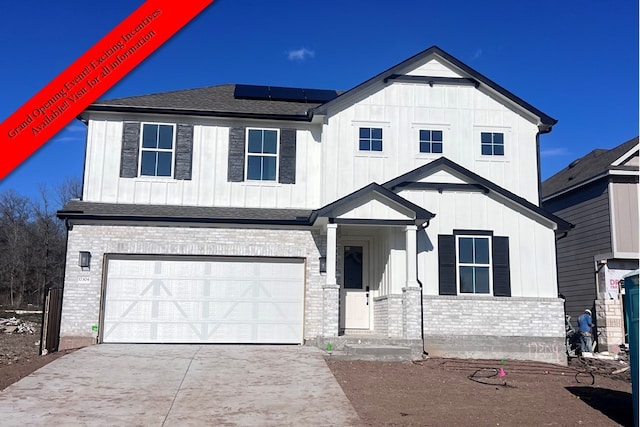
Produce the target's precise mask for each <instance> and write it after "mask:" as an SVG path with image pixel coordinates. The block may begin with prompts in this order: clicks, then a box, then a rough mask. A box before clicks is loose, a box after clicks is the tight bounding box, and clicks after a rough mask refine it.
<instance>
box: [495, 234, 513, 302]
mask: <svg viewBox="0 0 640 427" xmlns="http://www.w3.org/2000/svg"><path fill="white" fill-rule="evenodd" d="M491 246H492V247H493V250H492V254H491V256H492V258H493V295H494V296H497V297H510V296H511V277H510V272H509V238H508V237H496V236H494V237H493V241H492V245H491Z"/></svg>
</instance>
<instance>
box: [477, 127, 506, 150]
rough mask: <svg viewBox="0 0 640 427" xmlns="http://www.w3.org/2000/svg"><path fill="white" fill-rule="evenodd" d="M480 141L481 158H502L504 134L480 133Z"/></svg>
mask: <svg viewBox="0 0 640 427" xmlns="http://www.w3.org/2000/svg"><path fill="white" fill-rule="evenodd" d="M480 139H481V146H482V155H483V156H504V134H502V133H494V132H482V133H481V134H480Z"/></svg>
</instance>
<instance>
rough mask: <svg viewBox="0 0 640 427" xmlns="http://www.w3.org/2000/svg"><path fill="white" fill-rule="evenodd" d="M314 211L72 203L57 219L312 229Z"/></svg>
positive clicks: (76, 201)
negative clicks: (281, 225)
mask: <svg viewBox="0 0 640 427" xmlns="http://www.w3.org/2000/svg"><path fill="white" fill-rule="evenodd" d="M311 212H312V211H311V210H307V209H258V208H226V207H225V208H219V207H202V206H169V205H137V204H124V203H95V202H84V201H81V200H71V201H70V202H69V203H67V204H66V205H65V206H64V207H63V208H62V209H61V210H59V211H58V212H57V216H58V217H59V218H62V219H71V220H72V219H74V218H75V219H85V220H86V219H90V220H109V221H128V220H131V221H152V222H192V223H210V224H214V223H222V224H283V225H309V218H310V216H311Z"/></svg>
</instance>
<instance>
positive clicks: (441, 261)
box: [438, 234, 457, 295]
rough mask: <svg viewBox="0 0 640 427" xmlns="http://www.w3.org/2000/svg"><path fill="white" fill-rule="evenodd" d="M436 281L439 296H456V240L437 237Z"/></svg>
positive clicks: (447, 236) (448, 236) (453, 237)
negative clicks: (437, 282)
mask: <svg viewBox="0 0 640 427" xmlns="http://www.w3.org/2000/svg"><path fill="white" fill-rule="evenodd" d="M438 280H439V293H440V295H457V286H456V238H455V236H453V235H442V234H441V235H438Z"/></svg>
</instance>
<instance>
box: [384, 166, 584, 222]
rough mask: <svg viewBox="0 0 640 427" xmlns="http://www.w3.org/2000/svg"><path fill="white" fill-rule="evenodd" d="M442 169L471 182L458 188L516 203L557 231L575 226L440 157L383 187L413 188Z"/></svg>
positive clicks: (441, 185) (394, 188)
mask: <svg viewBox="0 0 640 427" xmlns="http://www.w3.org/2000/svg"><path fill="white" fill-rule="evenodd" d="M440 169H449V170H452V171H454V172H456V173H458V174H460V175H462V176H464V177H465V178H466V179H467V180H468V181H470V182H471V184H462V185H460V184H458V186H460V187H465V186H467V187H476V188H479V189H481V190H482V191H484V192H485V193H487V194H489V193H494V194H497V195H499V196H501V197H503V198H505V199H507V200H509V201H511V202H513V203H515V204H516V205H518V206H521V207H522V208H524V209H526V210H528V211H530V212H532V213H534V214H535V215H538V216H539V217H542V218H545V219H547V220H549V221H551V222H553V223H554V224H556V227H557V229H556V231H569V230H571V229H572V228H573V227H574V226H573V224H571V223H570V222H567V221H565V220H563V219H562V218H560V217H557V216H555V215H553V214H552V213H550V212H548V211H546V210H544V209H542V208H541V207H539V206H537V205H535V204H533V203H531V202H530V201H528V200H527V199H525V198H523V197H520V196H518V195H516V194H514V193H512V192H510V191H509V190H507V189H505V188H502V187H500V186H499V185H497V184H495V183H493V182H491V181H489V180H488V179H485V178H483V177H481V176H480V175H478V174H476V173H474V172H471V171H470V170H469V169H467V168H464V167H462V166H460V165H459V164H457V163H456V162H453V161H451V160H449V159H447V158H446V157H440V158H438V159H436V160H434V161H432V162H430V163H427V164H425V165H422V166H420V167H418V168H416V169H414V170H412V171H410V172H407V173H405V174H404V175H400V176H399V177H397V178H394V179H392V180H391V181H387V182H385V183H384V184H382V186H383V187H384V188H386V189H388V190H389V191H392V192H393V191H397V189H400V188H403V187H407V186H411V184H414V183H415V182H417V180H419V179H420V178H422V177H424V176H426V175H428V174H430V173H431V172H434V171H437V170H440ZM426 185H431V186H433V187H434V189H437V190H438V191H440V190H441V188H440V187H443V186H444V185H445V184H426ZM455 187H456V184H449V189H455Z"/></svg>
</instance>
